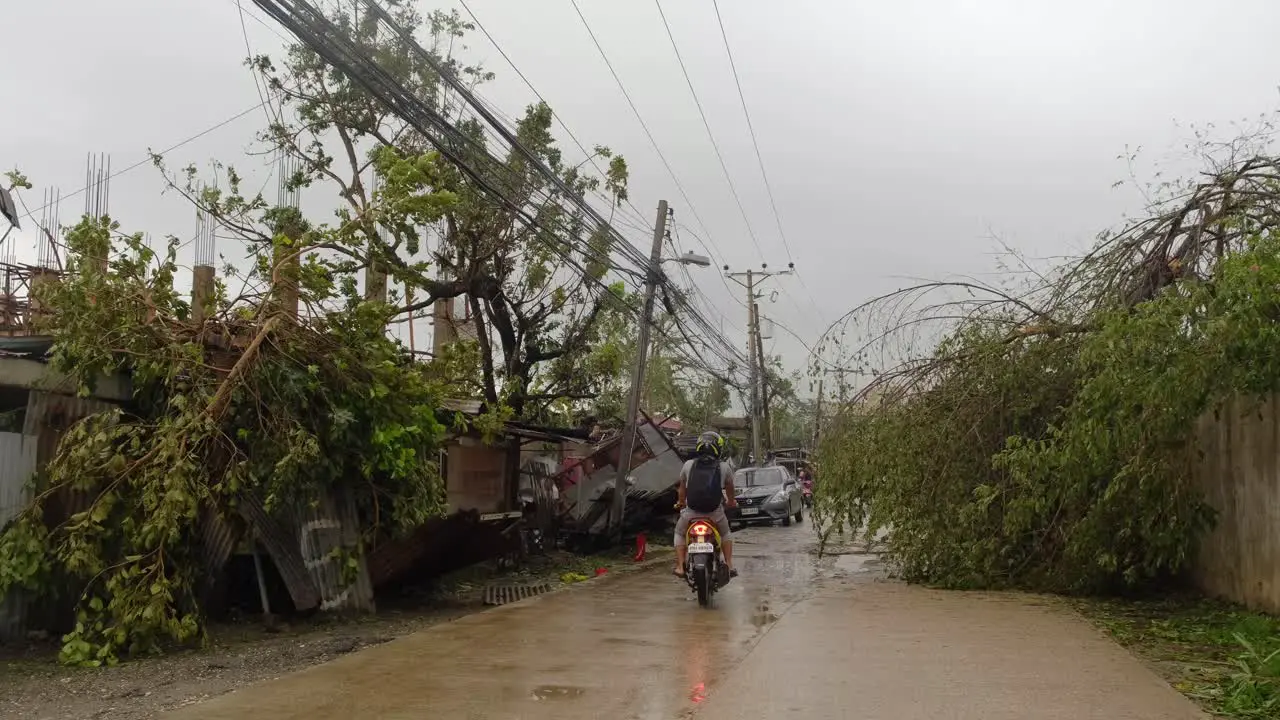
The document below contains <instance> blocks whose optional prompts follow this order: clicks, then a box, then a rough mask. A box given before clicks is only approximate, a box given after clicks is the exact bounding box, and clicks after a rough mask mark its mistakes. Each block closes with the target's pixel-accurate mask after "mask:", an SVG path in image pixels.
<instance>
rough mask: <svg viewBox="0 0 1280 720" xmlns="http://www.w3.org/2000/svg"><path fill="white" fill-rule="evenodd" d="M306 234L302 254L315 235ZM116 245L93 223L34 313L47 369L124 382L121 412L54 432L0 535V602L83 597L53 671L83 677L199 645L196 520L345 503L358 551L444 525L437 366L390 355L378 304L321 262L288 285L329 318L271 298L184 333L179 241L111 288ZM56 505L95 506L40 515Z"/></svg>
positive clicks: (233, 306)
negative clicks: (28, 497) (15, 591)
mask: <svg viewBox="0 0 1280 720" xmlns="http://www.w3.org/2000/svg"><path fill="white" fill-rule="evenodd" d="M312 232H313V234H312V235H307V236H304V239H303V240H304V244H303V245H301V246H300V248H305V247H309V245H307V244H306V241H308V240H309V241H318V240H320V239H321V237H322V235H323V230H322V229H320V230H314V231H312ZM115 234H118V229H117V228H116V226H115V225H114V224H113V223H112V222H111V221H110V220H107V219H101V220H94V219H90V218H86V219H85V220H84V221H82V222H81V223H80V224H79V225H78V226H77V227H76V228H74V229H73V230H72V231H70V232H69V233H68V234H67V238H66V243H67V249H68V251H69V257H70V258H71V260H70V262H71V265H70V267H69V270H70V272H69V273H68V275H67V276H66V277H65V278H64V279H63V280H62V281H61V282H58V283H53V284H50V285H48V286H46V287H45V289H44V290H42V291H41V296H40V300H41V302H42V303H43V304H44V307H46V308H48V309H49V310H50V314H49V315H48V316H47V319H46V323H47V324H46V328H45V329H46V331H47V332H48V333H50V334H51V335H52V336H53V338H54V345H53V348H52V351H51V357H50V362H51V363H52V364H53V365H55V366H56V367H57V368H58V369H60V370H63V371H65V372H68V373H70V374H71V375H73V376H74V377H77V378H79V379H80V381H81V383H82V388H83V390H84V391H85V392H87V391H88V390H89V388H90V385H91V383H92V382H93V379H94V378H96V377H100V376H101V375H102V374H104V373H107V374H111V373H126V374H128V375H129V376H130V377H131V379H132V382H133V387H134V397H135V401H134V402H133V403H131V404H130V405H129V406H128V407H125V408H120V409H117V410H114V411H112V412H106V413H99V414H96V415H91V416H89V417H87V418H85V419H84V420H82V421H80V422H78V423H76V424H75V425H73V426H72V427H71V428H70V429H68V430H67V432H66V434H65V435H64V437H63V439H62V441H61V442H60V443H59V446H58V450H57V453H56V455H55V457H54V458H53V459H52V461H51V462H50V463H49V465H48V467H47V468H46V469H45V471H44V472H43V473H41V475H40V476H39V477H38V478H37V479H36V480H35V491H36V494H35V499H34V501H33V502H32V503H31V504H30V506H29V507H28V508H26V509H25V510H24V511H23V512H22V513H21V515H19V517H18V518H17V519H16V520H15V521H14V522H13V523H11V524H10V526H9V527H8V528H6V529H5V531H4V533H3V534H2V535H0V596H2V595H4V594H5V593H6V592H8V591H9V590H10V589H11V588H14V587H21V588H24V589H25V590H26V591H28V592H31V593H35V594H37V595H45V594H48V593H52V592H58V591H60V590H65V589H67V588H74V589H75V591H76V592H78V593H80V597H79V602H78V617H77V622H76V624H75V628H74V630H73V631H72V632H71V633H69V634H68V635H66V636H65V637H64V639H63V640H64V645H63V650H62V660H63V661H64V662H67V663H71V664H81V665H98V664H103V663H111V662H114V661H116V660H117V659H118V658H119V657H121V656H122V655H124V654H132V655H136V654H138V653H145V652H150V651H154V650H157V649H158V648H160V647H162V646H163V645H164V644H165V643H168V642H187V641H192V640H196V639H199V638H200V637H202V634H203V629H202V627H203V626H202V615H201V608H200V607H199V603H198V599H197V598H198V594H197V584H198V580H199V575H200V573H201V571H202V569H203V568H202V565H201V563H200V562H199V558H198V547H197V543H198V536H197V526H198V523H199V519H200V517H201V514H202V513H203V512H207V511H212V512H214V513H217V514H218V515H219V516H221V517H222V518H223V519H224V520H226V521H227V522H230V523H232V524H237V523H238V522H239V520H238V517H237V516H236V508H237V506H238V504H239V503H241V502H243V501H245V500H246V499H247V498H250V497H252V498H253V499H254V500H255V502H260V503H261V504H262V505H263V506H265V508H266V509H267V510H268V511H272V510H276V509H288V508H296V507H305V506H307V505H308V504H310V503H314V502H317V501H319V500H321V499H322V498H324V497H332V496H335V495H338V494H341V495H342V496H343V497H346V498H349V499H350V500H351V501H352V502H353V503H354V505H355V506H356V508H357V513H358V516H359V518H360V520H361V526H362V528H364V539H365V541H366V542H373V541H375V540H376V539H377V538H378V537H383V536H386V535H387V534H390V533H395V532H398V531H405V530H409V529H413V528H416V527H418V526H420V525H421V524H422V523H423V522H424V521H426V520H427V519H428V518H430V517H433V516H435V515H438V514H439V513H440V512H441V511H442V510H443V508H444V497H443V487H442V483H441V480H440V474H439V468H438V467H437V463H436V457H437V452H438V448H439V446H440V444H441V443H442V440H443V437H444V433H445V428H444V427H443V426H442V425H441V423H440V422H439V421H438V420H437V414H436V413H437V409H438V408H439V406H440V400H441V398H442V393H443V390H444V387H445V383H447V382H449V381H450V368H448V367H445V366H442V365H440V364H437V365H433V366H425V365H423V364H421V363H415V362H413V361H412V359H411V358H410V357H409V356H408V353H407V352H405V351H404V349H403V348H402V347H401V346H400V345H399V344H398V343H396V342H395V341H394V340H391V339H389V338H388V337H387V335H386V333H385V330H384V328H385V324H386V321H387V315H388V314H389V313H391V312H393V310H392V309H391V308H390V307H389V306H388V305H386V304H385V303H379V302H368V301H365V300H364V299H363V298H362V297H360V296H359V295H357V294H356V292H355V290H354V287H350V286H349V284H345V283H338V282H334V281H335V279H337V273H335V270H334V266H333V264H332V263H330V262H327V261H326V260H324V258H323V257H319V256H314V255H313V256H312V257H311V258H310V259H309V260H308V261H307V263H306V264H304V265H303V266H302V268H301V272H302V274H303V275H304V277H303V279H302V282H301V283H300V284H301V285H302V287H303V288H305V290H304V292H305V294H306V300H307V301H308V302H309V303H312V304H315V305H329V306H331V307H332V308H333V309H331V310H330V311H327V312H324V313H319V314H315V315H312V316H310V317H307V316H304V317H303V318H302V319H301V320H299V319H298V318H297V317H294V316H292V315H288V314H285V313H283V312H281V311H279V310H278V309H277V305H276V303H274V301H273V300H272V295H271V293H270V292H267V293H266V294H265V295H261V296H255V300H254V301H246V300H245V299H244V298H243V297H241V298H226V297H225V296H224V297H222V298H220V299H219V300H217V301H216V303H215V304H216V307H214V308H212V310H213V312H212V314H211V316H210V317H209V318H207V319H206V320H204V321H203V322H199V323H197V322H193V321H192V316H191V307H190V306H189V305H188V303H187V302H185V301H184V300H183V299H182V297H181V295H180V294H179V293H178V292H177V290H176V289H175V288H174V285H173V279H174V274H175V271H176V269H177V266H176V264H175V261H174V258H175V253H176V249H177V243H176V241H172V242H170V244H169V246H168V249H167V253H166V254H165V255H164V256H157V255H156V254H155V253H154V252H153V251H152V250H151V249H149V248H148V247H147V245H146V244H145V243H144V242H143V240H142V238H141V236H127V237H124V238H123V239H121V240H116V242H115V244H116V246H117V247H118V248H121V251H120V252H118V253H117V254H115V255H113V256H112V257H111V263H110V266H109V270H108V269H107V266H106V265H105V264H103V263H101V262H100V261H99V258H103V257H106V255H107V253H108V251H109V249H110V248H111V245H112V236H113V235H115ZM280 241H281V242H288V240H287V239H286V238H283V237H282V238H280ZM265 252H266V253H268V254H269V255H272V254H274V255H276V256H281V255H282V254H278V253H273V252H272V250H271V249H270V248H267V249H266V250H265ZM263 267H264V271H263V272H264V274H265V276H266V277H267V278H271V279H274V280H278V279H279V278H278V277H276V273H275V268H274V267H272V266H270V265H264V266H263ZM259 279H263V278H259ZM268 284H269V283H268ZM344 285H347V286H348V289H347V290H346V291H343V290H342V289H341V288H342V287H343V286H344ZM67 491H76V492H78V493H88V494H89V496H90V497H91V498H92V500H91V502H90V503H89V504H88V506H87V507H86V508H85V509H83V510H82V511H80V512H76V513H74V514H72V515H71V516H70V517H66V518H63V517H55V516H51V515H48V514H47V513H46V510H47V508H48V506H49V505H50V502H51V501H52V499H53V498H55V497H56V496H58V495H59V494H61V493H64V492H67Z"/></svg>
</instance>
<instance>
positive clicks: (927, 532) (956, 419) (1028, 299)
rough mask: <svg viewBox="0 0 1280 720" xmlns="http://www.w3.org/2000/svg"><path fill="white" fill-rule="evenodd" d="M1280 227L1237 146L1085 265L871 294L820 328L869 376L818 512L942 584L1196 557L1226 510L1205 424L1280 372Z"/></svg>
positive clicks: (1045, 581)
mask: <svg viewBox="0 0 1280 720" xmlns="http://www.w3.org/2000/svg"><path fill="white" fill-rule="evenodd" d="M1278 223H1280V164H1278V163H1277V159H1276V158H1274V157H1271V156H1265V155H1255V156H1250V157H1246V158H1243V159H1237V158H1234V157H1233V158H1232V159H1231V160H1230V161H1229V162H1227V163H1226V164H1225V165H1223V166H1219V167H1216V168H1215V169H1214V170H1212V171H1210V172H1209V173H1207V174H1206V175H1205V177H1204V178H1203V179H1202V180H1201V181H1200V182H1197V183H1194V184H1190V185H1187V186H1184V187H1179V188H1173V189H1172V192H1171V193H1170V195H1169V198H1168V199H1167V200H1165V201H1163V202H1160V203H1157V204H1153V205H1151V208H1150V212H1149V215H1148V217H1146V218H1144V219H1141V220H1140V221H1137V222H1134V223H1132V224H1131V225H1129V226H1128V227H1127V228H1125V229H1124V230H1123V231H1121V232H1119V233H1116V234H1114V235H1107V236H1103V237H1102V238H1101V240H1100V242H1099V243H1098V245H1097V247H1096V248H1095V249H1094V250H1093V251H1092V252H1091V253H1089V254H1088V255H1087V256H1085V257H1083V258H1080V259H1078V260H1077V261H1074V262H1072V263H1069V264H1066V265H1063V266H1060V267H1058V268H1056V269H1053V270H1051V271H1049V272H1040V271H1037V270H1036V269H1034V268H1032V267H1031V266H1030V265H1029V264H1026V263H1024V264H1023V265H1022V266H1021V267H1020V268H1017V269H1014V270H1010V273H1020V274H1021V275H1022V277H1023V282H1021V283H1010V284H1009V285H1008V286H1007V287H1000V288H996V287H991V286H989V285H985V284H982V283H979V282H976V281H959V282H951V283H931V284H925V285H921V286H917V287H914V288H909V289H907V290H903V291H900V292H898V293H894V294H891V295H889V296H886V297H883V298H878V299H876V300H874V301H872V302H870V303H867V304H865V305H863V306H860V307H859V308H856V309H855V310H854V311H852V312H851V313H850V314H849V315H848V316H846V318H845V320H844V321H842V322H841V323H838V324H837V326H836V327H835V328H833V330H832V331H829V333H828V336H827V339H826V344H827V345H828V347H838V348H839V349H840V350H841V351H842V352H845V353H846V356H847V357H848V358H849V360H850V361H851V362H850V363H849V364H850V365H851V366H853V367H854V368H855V369H858V370H861V371H863V372H865V373H866V374H867V375H868V376H870V377H871V380H870V381H869V382H868V383H867V384H866V385H865V386H863V387H862V388H861V389H860V390H859V391H858V392H857V393H856V395H855V396H854V401H853V402H851V403H849V404H847V405H846V406H845V407H843V408H842V409H841V413H840V416H839V417H838V419H837V420H836V422H835V423H834V424H833V426H832V427H831V428H829V430H828V432H827V434H826V435H825V436H824V438H823V442H822V445H821V450H820V458H821V459H820V463H821V466H822V470H823V473H822V474H823V487H822V488H821V492H820V494H819V497H818V512H819V513H822V514H825V515H826V516H827V517H828V518H830V519H831V520H833V521H834V522H833V524H832V528H833V529H839V528H842V527H853V528H861V527H864V526H865V527H867V528H868V529H869V531H870V532H872V533H875V532H877V531H880V530H884V531H886V532H887V533H888V534H889V540H888V551H889V552H890V554H891V556H892V558H893V560H894V561H895V563H896V564H897V566H898V567H899V569H900V571H901V572H902V574H903V576H904V577H906V578H907V579H910V580H914V581H921V582H929V583H935V584H940V585H944V586H949V587H1011V586H1012V587H1026V588H1033V589H1039V590H1050V591H1062V592H1086V591H1087V592H1094V591H1114V590H1120V589H1125V588H1133V587H1137V586H1142V585H1146V584H1150V583H1153V582H1158V581H1161V580H1164V579H1167V578H1169V577H1171V576H1174V575H1176V574H1178V573H1180V572H1182V571H1183V569H1184V568H1185V566H1186V563H1187V562H1188V560H1189V559H1190V558H1191V557H1192V555H1193V553H1194V551H1195V548H1196V543H1197V540H1198V538H1199V537H1200V536H1201V534H1202V533H1203V532H1204V531H1205V530H1206V529H1207V528H1208V527H1210V526H1211V524H1212V521H1213V513H1212V511H1211V510H1210V508H1209V507H1208V506H1206V505H1205V503H1204V502H1203V499H1202V496H1201V493H1200V491H1199V490H1198V488H1197V487H1195V486H1194V484H1193V482H1192V478H1191V473H1190V469H1191V468H1190V463H1189V458H1190V457H1191V455H1190V453H1191V452H1193V451H1194V448H1195V436H1194V432H1195V429H1196V423H1197V421H1198V420H1199V419H1200V418H1201V417H1202V416H1203V415H1204V414H1205V413H1207V412H1211V411H1213V410H1215V409H1216V408H1217V407H1218V406H1219V405H1220V403H1222V402H1224V401H1226V400H1228V399H1230V398H1232V397H1238V396H1243V397H1259V396H1262V395H1264V394H1266V393H1270V392H1272V391H1274V390H1276V389H1277V387H1280V364H1278V363H1276V361H1275V359H1274V358H1275V357H1277V356H1278V353H1280V326H1278V325H1277V321H1278V320H1280V259H1278V258H1280V238H1277V236H1276V232H1277V224H1278ZM1006 270H1009V269H1008V268H1006ZM939 294H941V295H942V296H943V298H944V299H941V300H935V299H932V298H935V297H937V296H938V295H939ZM849 330H852V331H853V332H854V333H856V334H857V339H856V340H855V341H853V342H850V341H849V340H847V339H846V338H847V336H845V335H844V333H846V332H848V331H849Z"/></svg>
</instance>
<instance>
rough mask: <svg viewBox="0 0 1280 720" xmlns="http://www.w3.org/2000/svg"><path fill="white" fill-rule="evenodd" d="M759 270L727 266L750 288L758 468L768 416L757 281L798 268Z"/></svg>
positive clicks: (736, 279)
mask: <svg viewBox="0 0 1280 720" xmlns="http://www.w3.org/2000/svg"><path fill="white" fill-rule="evenodd" d="M760 268H761V269H760V270H747V271H746V272H742V273H731V272H728V270H729V266H728V265H725V266H724V269H725V271H726V275H727V276H728V277H729V279H731V280H733V281H734V282H736V283H738V284H739V285H741V286H742V287H744V288H746V289H747V358H748V361H749V365H750V368H751V449H752V452H751V454H752V455H753V456H754V457H755V462H756V465H761V464H762V463H763V462H764V449H763V447H762V443H761V440H760V426H761V425H762V424H764V423H765V422H766V420H765V419H764V418H765V417H767V413H768V410H767V408H765V402H767V398H766V395H765V393H764V392H763V389H762V387H761V385H762V384H763V377H764V375H765V371H764V351H763V347H764V346H763V344H762V343H761V340H760V314H759V312H758V307H757V305H756V300H757V299H758V298H759V297H760V296H759V295H757V294H756V281H757V279H759V280H766V279H768V278H771V277H774V276H776V275H790V274H791V273H792V272H793V270H794V268H795V263H789V264H788V265H787V269H786V270H781V271H771V270H769V266H768V265H761V266H760ZM743 278H745V282H744V281H743Z"/></svg>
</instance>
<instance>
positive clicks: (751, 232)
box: [653, 0, 790, 261]
mask: <svg viewBox="0 0 1280 720" xmlns="http://www.w3.org/2000/svg"><path fill="white" fill-rule="evenodd" d="M653 4H654V5H655V6H657V8H658V16H659V17H661V18H662V26H663V27H664V28H666V30H667V39H669V40H670V41H671V49H672V50H673V51H674V52H675V55H676V61H677V62H678V63H679V64H680V72H681V73H682V74H683V75H684V81H685V84H686V85H688V86H689V94H690V95H692V96H693V104H694V106H695V107H697V108H698V116H699V117H701V118H702V127H703V128H704V129H706V131H707V139H708V140H710V141H711V149H712V150H714V151H715V153H716V159H717V160H719V161H720V171H721V172H722V173H724V180H725V182H726V183H728V185H729V192H730V193H731V194H732V195H733V201H734V202H735V203H737V205H738V212H739V213H740V214H741V215H742V222H743V223H744V224H745V225H746V226H747V236H748V237H750V238H751V244H752V245H755V248H756V252H758V253H760V257H761V259H763V258H764V250H762V249H761V248H760V241H759V239H757V238H756V230H755V227H754V226H753V225H752V224H751V218H749V217H748V216H747V209H746V208H745V207H744V206H743V205H742V197H741V196H739V195H738V186H737V185H735V184H734V182H733V176H732V175H731V174H730V173H729V166H728V165H727V164H726V163H725V161H724V154H723V153H721V152H720V144H719V143H717V142H716V136H715V133H713V132H712V131H711V122H710V121H708V120H707V113H706V111H705V110H703V109H702V100H701V99H700V98H699V97H698V91H697V90H696V89H694V87H693V78H691V77H689V68H688V67H686V66H685V64H684V56H683V55H681V54H680V46H679V45H678V44H676V36H675V34H674V33H673V32H671V24H670V23H669V22H667V14H666V12H664V11H663V10H662V2H661V0H653ZM779 227H781V225H779ZM787 255H788V257H787V259H788V261H790V251H788V253H787Z"/></svg>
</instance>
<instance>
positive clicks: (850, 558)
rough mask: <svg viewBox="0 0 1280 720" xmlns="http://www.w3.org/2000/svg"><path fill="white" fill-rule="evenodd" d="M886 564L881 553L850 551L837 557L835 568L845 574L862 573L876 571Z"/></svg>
mask: <svg viewBox="0 0 1280 720" xmlns="http://www.w3.org/2000/svg"><path fill="white" fill-rule="evenodd" d="M883 566H884V561H883V560H881V559H880V556H879V555H869V554H864V553H849V554H847V555H840V556H838V557H836V561H835V569H836V571H837V572H840V573H843V574H849V573H853V574H861V573H869V572H875V571H876V570H879V569H880V568H882V567H883Z"/></svg>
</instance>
